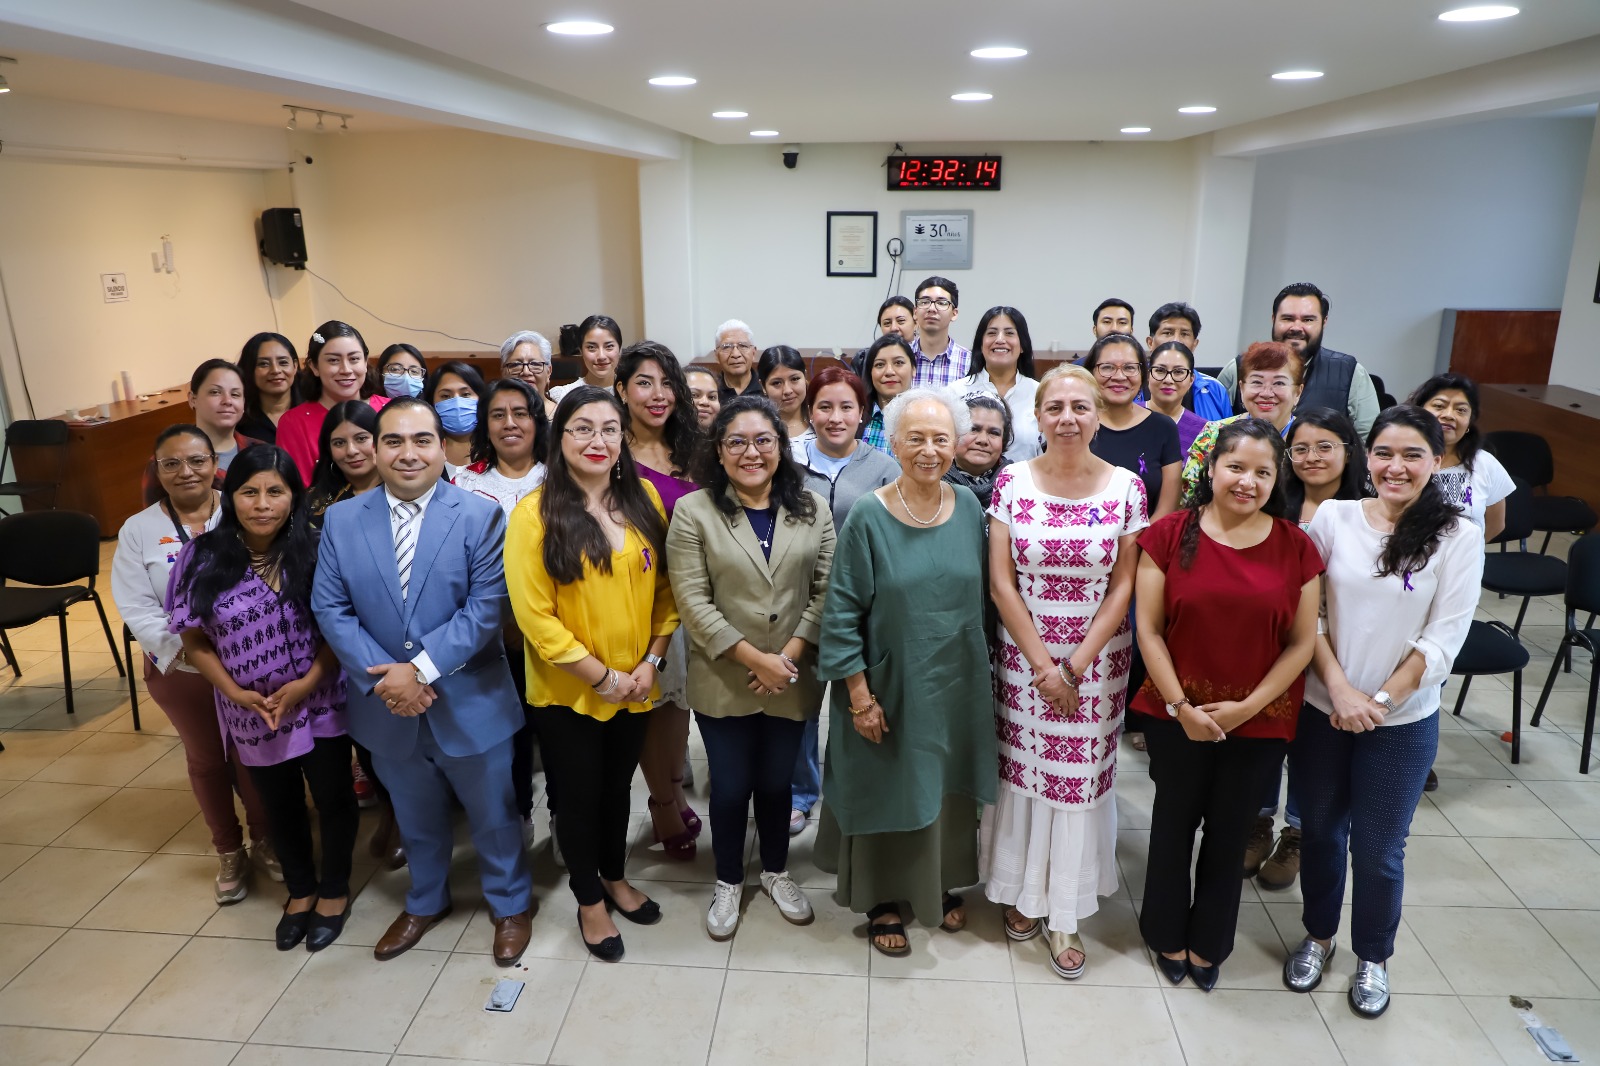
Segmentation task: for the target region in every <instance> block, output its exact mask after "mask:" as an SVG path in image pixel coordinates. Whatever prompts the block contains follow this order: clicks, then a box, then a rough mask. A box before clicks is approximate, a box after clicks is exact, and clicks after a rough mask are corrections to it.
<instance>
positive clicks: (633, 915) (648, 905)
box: [601, 890, 661, 925]
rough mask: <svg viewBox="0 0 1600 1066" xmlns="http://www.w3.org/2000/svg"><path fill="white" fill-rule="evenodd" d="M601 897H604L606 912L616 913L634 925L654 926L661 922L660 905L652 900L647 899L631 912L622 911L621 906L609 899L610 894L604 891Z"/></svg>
mask: <svg viewBox="0 0 1600 1066" xmlns="http://www.w3.org/2000/svg"><path fill="white" fill-rule="evenodd" d="M601 895H602V896H604V897H605V901H606V910H608V911H616V912H617V913H618V914H620V915H622V916H623V917H624V918H626V919H628V921H630V922H632V923H633V924H634V925H655V924H656V923H657V922H659V921H660V920H661V904H659V903H657V902H656V901H655V900H653V899H647V900H645V901H644V902H643V903H641V904H639V906H637V907H635V908H634V909H633V910H631V911H625V910H623V909H622V905H621V904H619V903H618V902H617V901H616V900H614V899H612V898H611V893H609V892H606V891H604V890H602V891H601Z"/></svg>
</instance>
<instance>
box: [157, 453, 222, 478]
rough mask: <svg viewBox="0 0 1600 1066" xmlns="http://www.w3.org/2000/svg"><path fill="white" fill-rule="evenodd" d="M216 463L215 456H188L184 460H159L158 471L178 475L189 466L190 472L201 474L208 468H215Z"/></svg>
mask: <svg viewBox="0 0 1600 1066" xmlns="http://www.w3.org/2000/svg"><path fill="white" fill-rule="evenodd" d="M216 462H217V457H216V456H215V455H209V454H207V455H186V456H184V457H183V458H182V459H157V460H156V469H157V470H159V471H161V472H162V473H163V474H176V473H177V472H178V471H180V470H182V469H183V468H184V467H185V466H187V467H188V468H189V469H190V470H193V471H194V472H196V473H200V472H202V471H204V470H205V469H206V468H208V467H211V466H215V465H216Z"/></svg>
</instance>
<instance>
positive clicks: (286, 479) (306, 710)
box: [167, 444, 359, 951]
mask: <svg viewBox="0 0 1600 1066" xmlns="http://www.w3.org/2000/svg"><path fill="white" fill-rule="evenodd" d="M221 511H222V513H221V517H220V518H218V520H217V526H216V528H215V529H213V530H212V531H211V532H209V533H205V534H203V535H201V536H199V537H196V538H195V539H194V540H193V541H191V542H190V543H189V544H187V545H185V547H184V549H183V552H182V553H181V554H180V555H179V557H178V561H177V565H176V566H175V567H174V569H173V574H172V583H171V586H170V588H169V590H168V593H167V596H168V601H169V603H170V606H171V611H172V622H171V629H172V631H173V632H174V633H179V634H181V635H182V637H183V650H184V654H185V655H187V656H188V658H189V661H190V662H192V663H193V664H194V666H195V669H197V670H199V671H200V676H202V677H204V678H205V679H206V680H207V681H208V682H210V683H211V684H212V685H213V686H214V687H215V688H216V706H217V716H218V717H219V718H220V719H221V721H222V724H223V728H225V729H226V730H227V732H228V735H229V737H230V738H231V739H232V741H233V743H234V745H235V746H236V747H237V748H238V750H239V761H240V762H242V763H244V764H245V766H247V767H248V768H249V771H250V776H251V777H252V778H253V779H254V781H255V784H256V788H257V789H258V790H259V791H260V793H261V797H262V799H263V801H264V802H265V804H266V807H267V812H268V817H269V819H270V820H271V834H272V840H273V844H274V846H275V848H276V850H277V852H278V858H279V860H280V861H281V862H282V863H283V877H284V881H285V883H286V887H287V888H288V890H289V900H288V902H287V903H286V904H285V905H284V910H283V917H282V918H281V919H279V921H278V928H277V932H276V937H275V938H276V940H277V945H278V950H280V951H288V950H289V949H290V948H292V947H294V946H295V945H297V944H299V943H300V942H301V941H302V940H304V941H305V943H306V949H307V950H308V951H321V950H322V949H323V948H325V947H327V946H328V945H329V944H331V943H333V942H334V940H336V939H337V938H338V936H339V933H340V931H341V930H342V929H343V928H344V919H345V915H347V914H348V913H349V912H350V865H351V853H352V852H353V851H354V849H355V842H356V828H357V824H358V822H359V812H358V810H357V808H356V799H355V793H353V792H352V791H351V790H350V759H351V748H350V737H349V736H348V734H347V733H346V731H345V722H344V705H345V679H344V671H343V670H341V669H340V667H339V664H338V662H337V661H336V660H335V659H334V656H333V651H332V649H331V648H329V647H328V646H327V644H326V643H324V642H323V640H322V636H321V634H320V633H319V632H318V630H317V626H316V622H315V620H314V619H313V618H312V615H311V606H310V601H311V579H312V574H313V572H314V570H315V568H316V558H317V552H316V542H315V538H314V536H313V534H312V532H311V526H310V524H309V523H308V522H307V521H306V506H305V490H304V489H303V488H302V487H301V484H300V476H299V474H298V473H297V472H296V470H295V468H294V462H293V460H292V459H290V457H289V455H288V453H287V452H285V451H283V450H282V449H281V448H275V447H273V446H271V445H267V444H261V445H257V446H255V447H253V448H247V449H245V450H244V451H243V452H241V453H240V454H239V458H238V459H237V460H236V461H235V462H234V465H233V466H232V467H231V468H230V469H229V470H228V477H227V480H226V481H225V482H224V483H223V486H222V509H221ZM307 786H309V787H310V789H311V795H312V797H313V799H314V800H315V801H316V805H317V816H318V820H319V822H320V827H321V833H320V836H321V841H322V870H321V874H320V876H319V874H318V871H317V866H316V862H315V858H314V855H313V851H312V843H311V822H310V819H309V817H308V816H307V813H306V804H305V792H306V788H307Z"/></svg>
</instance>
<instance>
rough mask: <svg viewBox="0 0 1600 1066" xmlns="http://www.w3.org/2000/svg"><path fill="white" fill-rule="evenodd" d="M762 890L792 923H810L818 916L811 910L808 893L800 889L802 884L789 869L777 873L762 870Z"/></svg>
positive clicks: (779, 911)
mask: <svg viewBox="0 0 1600 1066" xmlns="http://www.w3.org/2000/svg"><path fill="white" fill-rule="evenodd" d="M761 891H763V892H765V893H766V894H767V896H768V898H769V899H771V900H772V902H774V903H776V904H777V905H778V913H779V914H781V915H783V917H784V920H785V921H787V922H789V923H790V924H791V925H810V924H811V919H813V918H815V917H816V915H815V914H814V913H812V910H811V901H810V900H808V899H806V894H805V893H804V892H802V891H800V886H799V885H797V884H795V883H794V878H792V877H790V876H789V872H788V871H787V870H785V871H783V872H782V873H776V874H769V873H767V872H766V871H765V870H763V871H761Z"/></svg>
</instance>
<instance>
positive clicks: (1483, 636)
mask: <svg viewBox="0 0 1600 1066" xmlns="http://www.w3.org/2000/svg"><path fill="white" fill-rule="evenodd" d="M1527 665H1528V649H1527V648H1524V647H1523V646H1522V642H1521V641H1520V640H1518V639H1517V635H1516V633H1515V632H1513V631H1512V629H1511V628H1510V627H1509V626H1507V625H1506V624H1505V623H1504V622H1480V621H1477V620H1476V619H1474V620H1473V622H1472V629H1471V630H1469V631H1468V633H1467V642H1466V643H1465V644H1463V645H1461V651H1459V652H1458V653H1457V654H1456V661H1455V662H1454V663H1452V664H1451V666H1450V672H1451V673H1452V674H1455V675H1456V676H1457V677H1460V678H1462V679H1463V680H1462V682H1461V695H1459V696H1457V697H1456V709H1455V710H1454V711H1453V712H1451V713H1453V714H1454V715H1455V716H1456V717H1457V718H1459V717H1461V708H1462V706H1463V705H1464V704H1465V703H1466V702H1467V689H1469V688H1471V687H1472V679H1473V678H1474V677H1477V676H1478V675H1479V674H1510V675H1511V761H1512V762H1519V761H1521V759H1522V669H1523V667H1525V666H1527ZM1532 724H1533V725H1538V724H1539V716H1538V715H1537V714H1536V715H1534V716H1533V723H1532Z"/></svg>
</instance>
